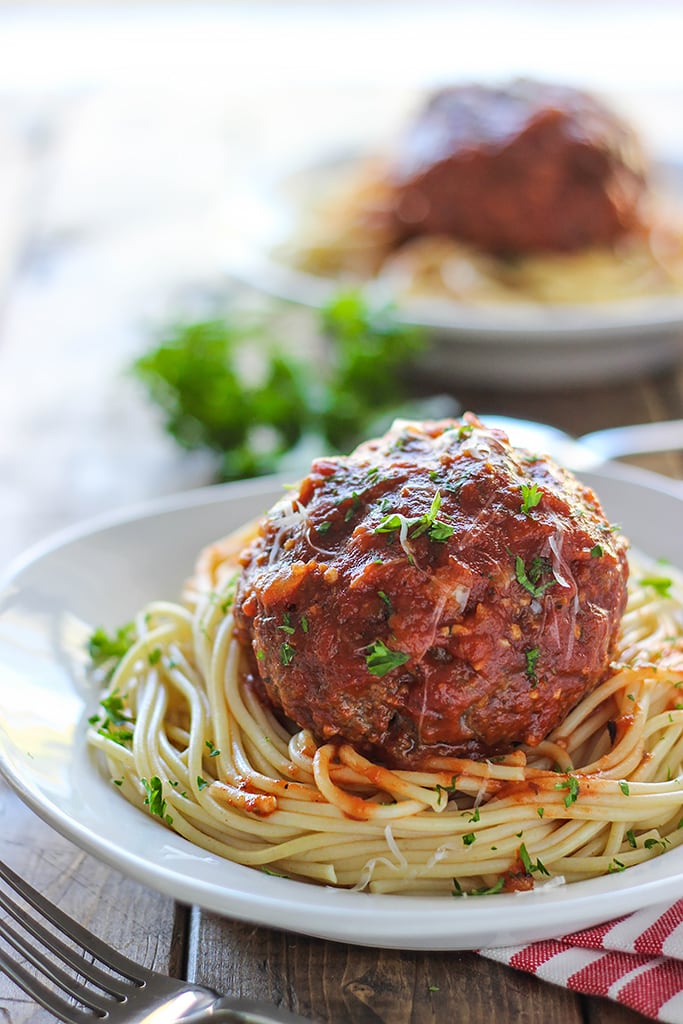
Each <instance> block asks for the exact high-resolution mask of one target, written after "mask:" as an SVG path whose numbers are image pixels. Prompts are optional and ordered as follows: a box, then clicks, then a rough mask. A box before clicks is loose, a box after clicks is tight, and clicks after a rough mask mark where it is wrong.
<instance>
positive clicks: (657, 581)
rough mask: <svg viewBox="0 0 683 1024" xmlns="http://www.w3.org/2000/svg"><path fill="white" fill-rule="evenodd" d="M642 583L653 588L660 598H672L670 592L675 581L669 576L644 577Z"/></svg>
mask: <svg viewBox="0 0 683 1024" xmlns="http://www.w3.org/2000/svg"><path fill="white" fill-rule="evenodd" d="M640 583H641V585H642V586H644V587H652V589H653V590H654V591H656V592H657V593H658V594H659V596H660V597H671V594H670V590H671V585H672V583H673V580H672V579H670V577H669V576H644V577H643V579H641V580H640Z"/></svg>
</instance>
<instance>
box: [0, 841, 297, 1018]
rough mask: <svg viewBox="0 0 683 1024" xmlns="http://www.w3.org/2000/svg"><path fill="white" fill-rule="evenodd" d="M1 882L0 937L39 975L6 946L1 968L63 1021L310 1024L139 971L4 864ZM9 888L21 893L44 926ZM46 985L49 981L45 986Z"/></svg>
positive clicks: (286, 1013) (0, 870) (250, 1002)
mask: <svg viewBox="0 0 683 1024" xmlns="http://www.w3.org/2000/svg"><path fill="white" fill-rule="evenodd" d="M0 879H1V880H2V881H3V882H4V883H5V886H2V887H0V908H2V909H3V910H4V911H5V912H6V914H8V915H9V917H1V916H0V939H2V940H4V942H5V943H6V944H7V946H11V947H12V948H13V950H14V953H18V954H20V956H21V958H23V960H24V961H26V962H28V963H29V964H32V965H33V967H34V968H35V971H36V972H37V974H34V973H33V972H32V971H31V970H29V969H28V968H27V966H26V965H25V963H22V962H20V960H19V958H17V957H16V956H15V955H14V953H12V952H10V951H9V950H8V949H6V948H5V947H4V946H3V945H0V969H2V970H4V971H5V973H6V974H8V975H9V977H10V978H12V980H13V981H14V982H15V983H16V984H17V985H18V986H19V987H20V988H22V989H23V990H24V991H25V992H26V993H28V995H30V996H31V997H32V998H33V999H34V1000H35V1001H36V1002H37V1003H40V1005H41V1006H44V1007H45V1009H47V1010H49V1011H50V1012H51V1013H53V1014H54V1015H55V1017H57V1018H59V1020H62V1021H65V1022H66V1024H94V1022H103V1024H145V1022H148V1024H152V1021H153V1022H154V1024H176V1022H182V1024H238V1022H239V1024H307V1022H306V1021H305V1020H304V1018H303V1017H299V1016H298V1015H297V1014H294V1013H291V1012H290V1011H289V1010H285V1009H283V1008H281V1007H275V1006H271V1005H269V1004H267V1003H265V1002H258V1001H255V1000H250V999H241V998H237V997H231V996H221V995H219V994H218V993H217V992H214V991H213V990H212V989H209V988H205V987H204V986H202V985H194V984H192V983H191V982H187V981H180V980H178V979H176V978H168V977H166V976H165V975H163V974H159V973H158V972H157V971H152V970H149V969H148V968H146V967H141V966H140V965H139V964H136V963H135V962H134V961H133V960H129V959H128V957H125V956H123V955H122V954H121V953H118V952H117V951H116V950H115V949H112V948H111V946H109V945H107V943H106V942H103V941H102V940H101V939H98V938H97V937H96V936H95V935H93V934H92V932H89V931H88V930H87V929H86V928H84V927H83V926H82V925H80V924H78V923H77V922H76V921H73V920H72V919H71V918H70V917H69V916H68V915H67V914H65V913H64V911H62V910H60V909H59V908H58V907H56V906H54V904H52V903H51V902H50V901H49V900H47V899H46V898H45V897H44V896H42V895H41V894H40V893H39V892H37V891H36V890H35V889H34V888H33V887H32V886H30V885H29V884H28V883H27V882H25V881H24V880H23V879H22V878H20V877H19V875H17V874H15V872H14V871H12V869H11V868H9V867H8V866H7V865H6V864H4V863H3V862H2V861H0ZM5 887H6V888H5ZM6 889H10V890H13V891H14V894H15V895H19V896H20V897H21V898H22V899H23V900H24V901H25V903H26V904H28V905H29V906H30V907H32V908H33V910H34V911H37V912H38V914H39V915H41V917H42V918H43V921H41V920H40V919H38V918H36V916H35V915H32V914H30V913H29V912H28V911H27V908H26V907H25V906H23V905H21V904H19V903H18V902H17V901H16V899H14V898H13V897H12V895H10V894H9V892H7V891H6ZM10 918H11V919H12V921H13V923H12V924H10ZM44 922H49V924H50V925H51V926H52V927H51V928H49V927H47V925H46V923H44ZM16 925H18V926H19V928H17V927H16ZM65 940H67V941H65ZM37 943H39V944H40V947H38V946H37ZM69 943H73V945H70V944H69ZM74 946H77V947H80V949H77V948H74ZM81 950H82V951H83V952H81ZM84 954H87V955H84ZM90 958H94V960H95V961H97V963H95V962H93V959H90ZM40 976H42V978H43V979H45V980H41V977H40ZM46 980H47V981H50V982H51V983H52V984H51V985H47V984H45V981H46ZM52 986H54V987H52ZM65 997H66V998H65ZM308 1024H310V1022H308Z"/></svg>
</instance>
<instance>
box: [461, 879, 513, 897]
mask: <svg viewBox="0 0 683 1024" xmlns="http://www.w3.org/2000/svg"><path fill="white" fill-rule="evenodd" d="M504 886H505V876H504V875H501V876H500V877H499V879H498V881H497V882H494V884H493V885H490V886H488V887H485V886H482V887H481V888H480V889H470V891H469V892H465V890H464V889H463V887H462V886H461V885H460V882H459V881H458V879H457V878H454V879H453V890H452V893H451V895H452V896H495V895H496V893H499V892H502V891H503V888H504Z"/></svg>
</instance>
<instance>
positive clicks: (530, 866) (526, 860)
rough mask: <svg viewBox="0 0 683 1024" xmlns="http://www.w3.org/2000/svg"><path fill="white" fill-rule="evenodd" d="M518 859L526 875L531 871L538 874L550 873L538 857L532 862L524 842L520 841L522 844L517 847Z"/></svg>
mask: <svg viewBox="0 0 683 1024" xmlns="http://www.w3.org/2000/svg"><path fill="white" fill-rule="evenodd" d="M519 859H520V860H521V862H522V866H523V867H524V870H525V871H526V873H527V875H530V874H532V873H533V872H538V874H540V875H550V872H549V871H548V869H547V867H546V866H545V864H543V863H542V862H541V859H540V857H539V858H538V859H537V860H536V863H535V864H534V863H533V861H532V860H531V857H530V856H529V852H528V850H527V848H526V846H525V845H524V843H522V845H521V846H520V848H519Z"/></svg>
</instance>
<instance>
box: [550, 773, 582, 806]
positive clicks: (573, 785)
mask: <svg viewBox="0 0 683 1024" xmlns="http://www.w3.org/2000/svg"><path fill="white" fill-rule="evenodd" d="M555 789H567V790H569V792H568V793H567V795H566V796H565V798H564V806H565V807H571V805H572V804H574V803H576V801H577V799H578V796H579V780H578V779H577V778H576V776H575V775H569V774H567V778H566V779H565V781H564V782H556V783H555Z"/></svg>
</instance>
